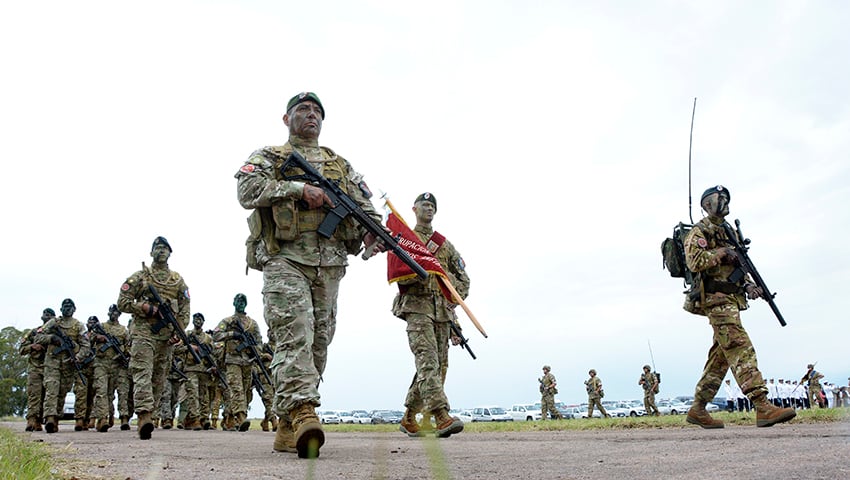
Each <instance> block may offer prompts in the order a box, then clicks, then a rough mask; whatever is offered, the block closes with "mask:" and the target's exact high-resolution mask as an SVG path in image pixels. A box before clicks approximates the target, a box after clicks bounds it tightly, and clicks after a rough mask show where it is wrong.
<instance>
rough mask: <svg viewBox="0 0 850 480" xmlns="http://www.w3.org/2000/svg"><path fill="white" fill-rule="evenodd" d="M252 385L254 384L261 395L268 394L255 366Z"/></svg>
mask: <svg viewBox="0 0 850 480" xmlns="http://www.w3.org/2000/svg"><path fill="white" fill-rule="evenodd" d="M251 385H253V386H254V388H255V389H256V390H257V393H259V394H260V396H261V397H262V396H263V395H265V394H266V388H265V387H264V386H263V382H261V381H260V376H259V375H257V372H256V371H255V370H254V369H253V368H252V369H251Z"/></svg>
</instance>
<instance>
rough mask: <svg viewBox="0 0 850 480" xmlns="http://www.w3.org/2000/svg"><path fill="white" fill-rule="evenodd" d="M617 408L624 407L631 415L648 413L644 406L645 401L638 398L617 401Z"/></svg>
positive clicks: (640, 415)
mask: <svg viewBox="0 0 850 480" xmlns="http://www.w3.org/2000/svg"><path fill="white" fill-rule="evenodd" d="M617 408H620V409H623V410H625V412H626V415H627V416H629V417H642V416H644V415H646V409H645V408H643V402H639V401H637V400H625V401H622V402H617Z"/></svg>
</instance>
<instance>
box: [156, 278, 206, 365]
mask: <svg viewBox="0 0 850 480" xmlns="http://www.w3.org/2000/svg"><path fill="white" fill-rule="evenodd" d="M148 289H149V290H150V292H151V295H152V296H153V299H154V301H155V302H156V304H157V305H156V309H157V312H156V315H157V316H158V317H159V320H157V322H156V323H155V324H153V325H151V331H152V332H153V333H159V331H160V330H162V329H163V328H165V327H167V326H169V325H171V330H172V331H174V334H175V335H177V338H179V339H180V340H181V341H182V342H183V345H186V346H187V347H189V338H188V337H186V332H185V331H183V327H181V326H180V322H178V321H177V319H176V318H175V317H174V312H172V311H171V306H170V305H168V304H167V303H165V301H164V300H163V299H162V297H160V296H159V292H158V291H157V290H156V287H154V286H153V285H148ZM189 353H191V354H192V359H194V360H195V364H199V363H201V357H200V356H198V352H196V351H195V349H194V348H192V347H189Z"/></svg>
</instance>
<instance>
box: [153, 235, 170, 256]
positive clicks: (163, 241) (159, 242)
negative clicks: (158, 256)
mask: <svg viewBox="0 0 850 480" xmlns="http://www.w3.org/2000/svg"><path fill="white" fill-rule="evenodd" d="M157 245H165V247H166V248H167V249H168V251H169V252H172V253H173V252H174V250H172V249H171V245H169V244H168V240H166V239H165V237H156V238H155V239H154V240H153V244H152V245H151V251H153V249H154V248H156V246H157Z"/></svg>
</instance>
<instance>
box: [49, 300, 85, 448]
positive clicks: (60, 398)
mask: <svg viewBox="0 0 850 480" xmlns="http://www.w3.org/2000/svg"><path fill="white" fill-rule="evenodd" d="M76 310H77V307H76V306H75V305H74V301H73V300H71V299H70V298H66V299H65V300H63V301H62V308H61V311H62V316H61V317H58V318H53V319H50V320H49V321H48V322H47V323H45V324H44V326H42V327H41V329H39V333H38V334H36V337H35V341H36V342H37V343H39V344H41V345H42V346H43V347H45V348H46V349H47V353H46V354H45V356H44V406H43V412H44V430H45V431H46V432H47V433H54V432H56V431H58V430H59V419H60V418H62V410H63V409H64V406H65V395H67V394H68V391H69V390H71V388H73V389H74V395H75V396H76V401H75V403H74V420H75V421H76V422H75V425H74V429H75V430H82V429H83V416H84V415H85V409H86V404H85V401H86V393H85V391H86V386H85V385H84V384H83V383H82V382H81V381H80V378H79V375H78V374H77V370H76V369H75V368H74V365H73V362H72V361H71V359H70V357H69V356H68V354H67V353H65V352H62V353H60V354H59V355H56V354H55V346H58V345H59V344H60V340H59V337H58V335H57V331H58V330H60V329H61V331H62V332H64V334H65V335H66V336H67V337H68V338H70V339H71V341H72V342H73V343H74V352H75V354H74V356H75V358H76V360H77V362H80V361H81V360H82V359H83V358H85V357H86V356H87V355H88V354H89V350H90V349H89V343H88V340H87V339H86V337H85V336H84V335H83V334H84V333H85V326H84V325H83V322H81V321H79V320H77V319H76V318H74V316H73V315H74V312H75V311H76Z"/></svg>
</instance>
